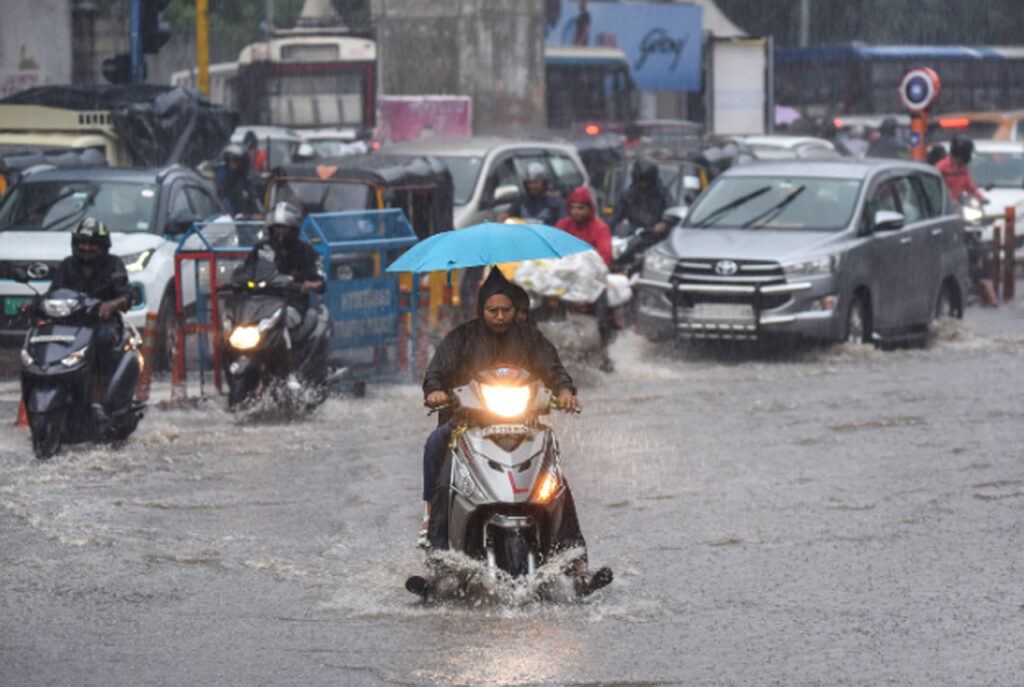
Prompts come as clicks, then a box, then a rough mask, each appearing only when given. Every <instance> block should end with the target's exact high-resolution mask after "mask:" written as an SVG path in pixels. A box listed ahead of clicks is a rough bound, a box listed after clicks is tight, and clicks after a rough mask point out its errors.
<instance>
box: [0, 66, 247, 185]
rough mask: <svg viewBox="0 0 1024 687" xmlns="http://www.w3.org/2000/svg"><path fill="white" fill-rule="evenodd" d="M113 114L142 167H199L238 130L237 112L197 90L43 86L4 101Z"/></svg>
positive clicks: (6, 103)
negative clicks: (176, 165) (174, 164)
mask: <svg viewBox="0 0 1024 687" xmlns="http://www.w3.org/2000/svg"><path fill="white" fill-rule="evenodd" d="M0 104H5V105H45V106H48V107H59V108H63V109H74V110H105V111H110V115H111V119H112V120H113V122H114V126H115V127H116V129H117V132H118V134H119V135H120V136H121V138H122V139H124V142H125V145H126V146H127V147H128V150H129V151H131V154H132V157H133V159H134V162H135V164H136V165H137V166H141V167H163V166H165V165H169V164H172V163H175V162H177V163H181V164H183V165H187V166H189V167H195V166H196V165H198V164H199V163H200V162H202V161H204V160H209V159H212V158H214V157H216V156H217V155H218V154H219V153H220V150H221V148H222V147H223V146H224V145H225V144H226V143H227V142H228V140H229V138H230V137H231V132H232V130H234V128H235V126H236V125H237V124H238V112H236V111H235V110H232V109H230V108H226V107H223V106H221V105H214V104H213V103H211V102H209V101H208V100H207V99H206V98H205V97H204V96H203V94H202V93H200V92H199V91H197V90H195V89H193V88H182V87H177V88H172V87H170V86H150V85H144V84H143V85H133V86H40V87H39V88H30V89H28V90H26V91H21V92H20V93H16V94H14V95H12V96H9V97H7V98H4V99H3V100H0Z"/></svg>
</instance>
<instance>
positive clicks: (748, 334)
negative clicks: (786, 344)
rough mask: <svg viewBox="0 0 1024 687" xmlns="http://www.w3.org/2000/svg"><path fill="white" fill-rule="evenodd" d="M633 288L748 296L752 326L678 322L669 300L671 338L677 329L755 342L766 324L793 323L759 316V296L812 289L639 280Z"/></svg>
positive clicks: (807, 286) (798, 285)
mask: <svg viewBox="0 0 1024 687" xmlns="http://www.w3.org/2000/svg"><path fill="white" fill-rule="evenodd" d="M636 286H638V287H641V288H651V289H658V290H661V291H673V292H675V293H700V294H716V295H723V296H750V297H751V298H750V302H751V305H752V306H753V310H754V321H753V323H750V324H747V323H733V322H721V323H717V322H680V321H679V306H678V305H677V303H676V299H674V298H672V299H670V300H671V301H672V336H673V337H678V336H679V331H680V330H685V331H686V332H687V333H688V334H689V336H691V337H692V338H736V339H757V338H759V337H760V336H761V328H762V327H763V326H765V325H775V324H786V323H789V322H793V321H795V320H796V317H794V316H793V315H775V316H771V315H769V316H766V317H762V316H761V310H762V297H763V296H772V295H778V294H780V293H797V292H799V291H807V290H809V289H810V288H811V286H812V284H811V282H807V281H801V282H786V283H784V284H767V285H763V286H762V285H761V284H754V285H740V284H684V283H682V282H680V280H679V279H671V280H669V281H667V282H661V281H651V280H650V279H638V280H637V281H636Z"/></svg>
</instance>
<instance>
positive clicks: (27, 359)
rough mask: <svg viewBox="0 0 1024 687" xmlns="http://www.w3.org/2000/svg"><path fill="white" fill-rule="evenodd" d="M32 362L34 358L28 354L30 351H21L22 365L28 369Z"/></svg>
mask: <svg viewBox="0 0 1024 687" xmlns="http://www.w3.org/2000/svg"><path fill="white" fill-rule="evenodd" d="M32 362H33V360H32V356H30V355H29V354H28V351H26V350H25V349H24V348H23V349H21V364H22V365H24V366H25V367H28V366H29V365H31V364H32Z"/></svg>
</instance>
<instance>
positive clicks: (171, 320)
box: [153, 289, 177, 373]
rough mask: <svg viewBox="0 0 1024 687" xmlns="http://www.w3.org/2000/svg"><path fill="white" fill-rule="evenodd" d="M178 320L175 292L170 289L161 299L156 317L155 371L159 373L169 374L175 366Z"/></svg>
mask: <svg viewBox="0 0 1024 687" xmlns="http://www.w3.org/2000/svg"><path fill="white" fill-rule="evenodd" d="M176 330H177V318H176V317H175V303H174V291H172V290H170V289H168V290H167V291H166V292H165V293H164V297H163V298H161V299H160V309H159V310H158V311H157V316H156V339H155V341H154V342H153V369H154V370H155V371H156V372H158V373H163V372H169V371H170V369H171V366H172V365H174V350H175V346H176V345H177V341H176V339H177V331H176Z"/></svg>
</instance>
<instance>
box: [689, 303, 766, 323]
mask: <svg viewBox="0 0 1024 687" xmlns="http://www.w3.org/2000/svg"><path fill="white" fill-rule="evenodd" d="M693 317H694V319H697V320H729V321H730V322H736V321H739V322H753V321H754V307H753V306H751V305H747V304H745V303H694V304H693Z"/></svg>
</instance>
